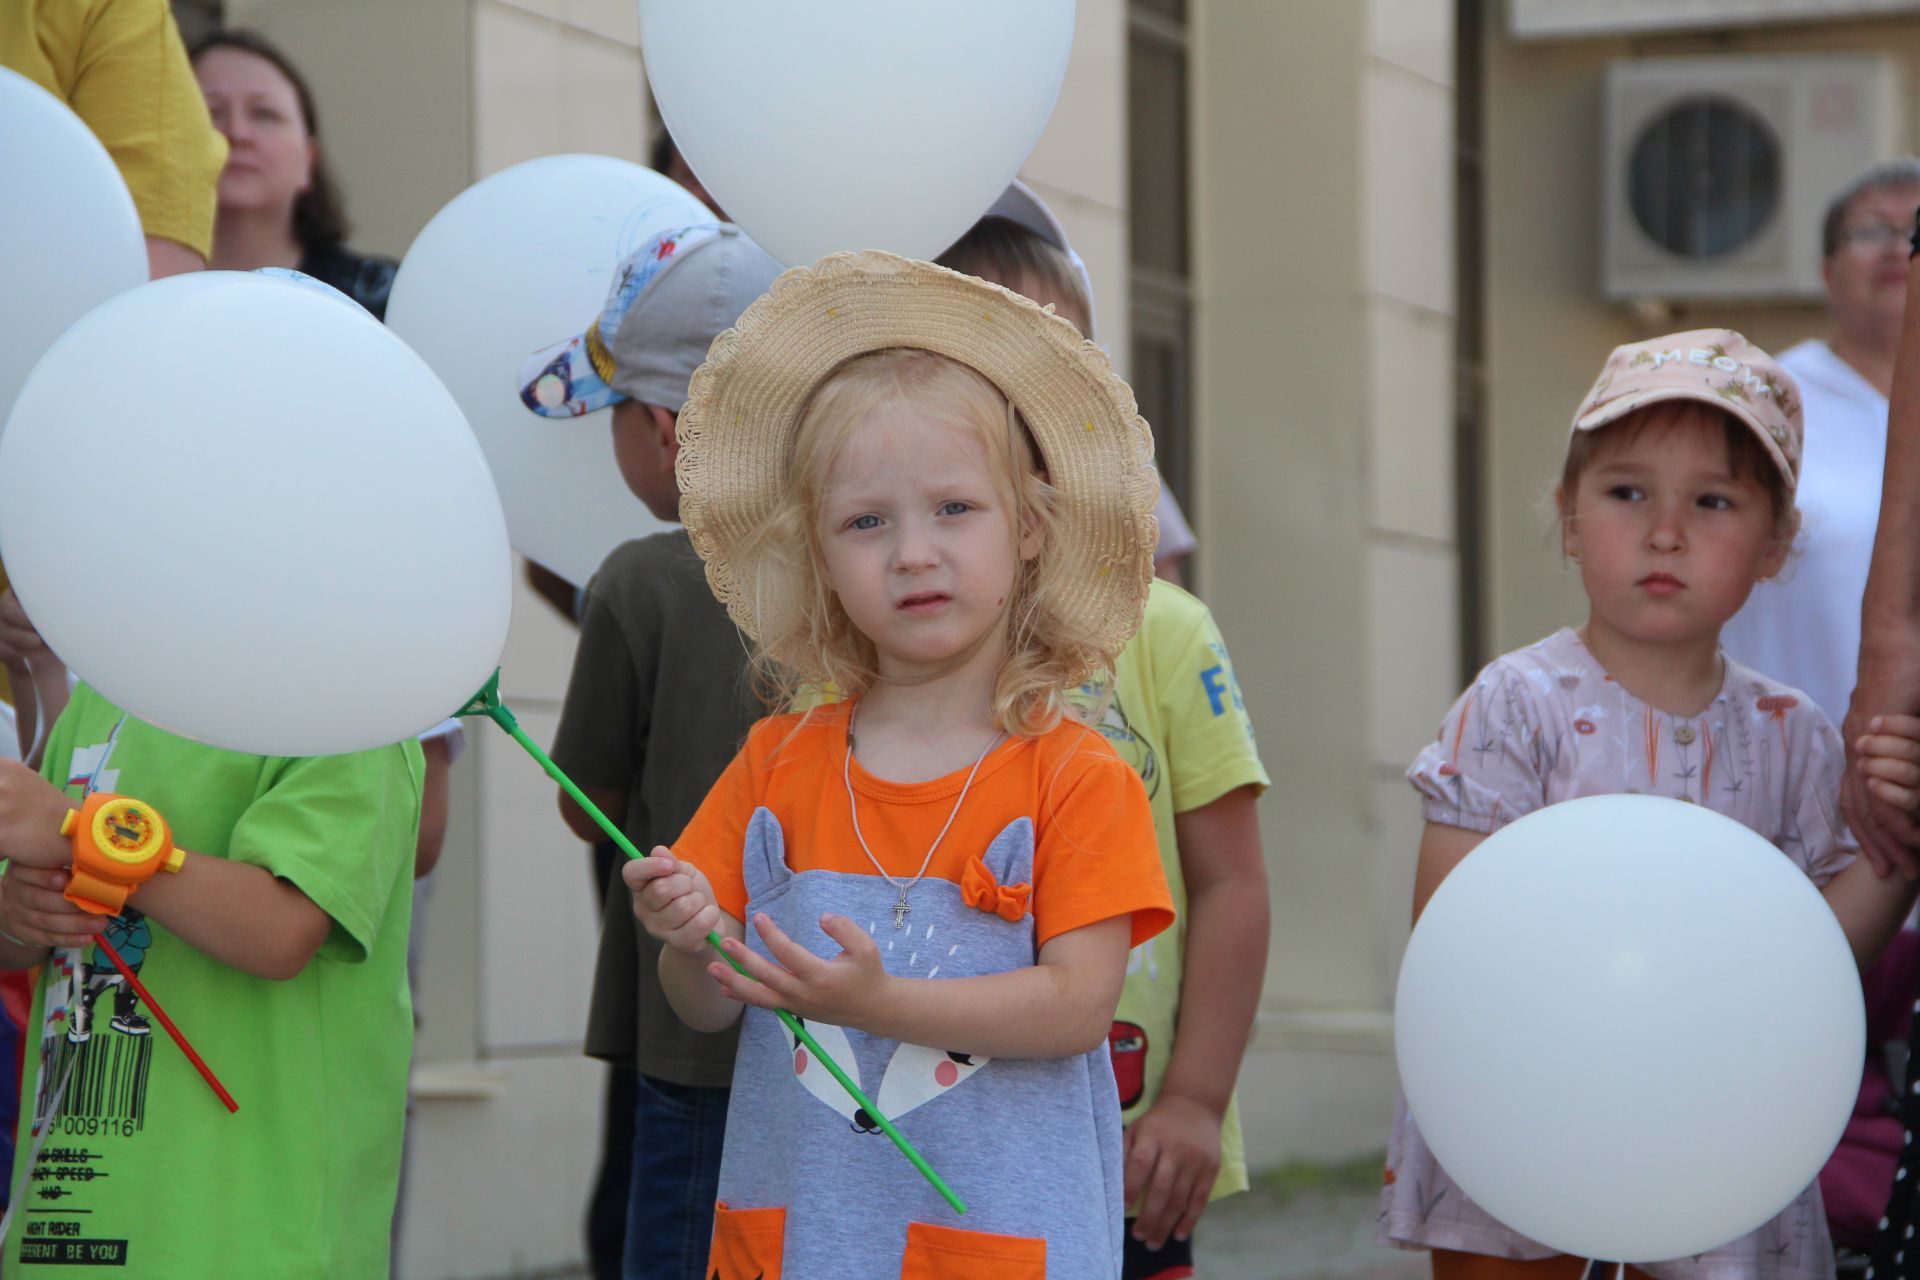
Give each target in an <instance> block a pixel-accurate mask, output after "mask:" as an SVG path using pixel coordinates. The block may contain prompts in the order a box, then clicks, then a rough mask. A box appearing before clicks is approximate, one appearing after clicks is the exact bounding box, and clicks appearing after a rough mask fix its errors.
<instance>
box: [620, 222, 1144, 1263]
mask: <svg viewBox="0 0 1920 1280" xmlns="http://www.w3.org/2000/svg"><path fill="white" fill-rule="evenodd" d="M680 435H681V451H680V461H679V478H680V484H681V488H682V490H683V492H684V498H683V500H682V504H681V513H682V517H683V519H684V520H685V522H686V524H687V527H688V529H689V531H690V532H691V534H692V537H693V542H694V545H695V546H696V547H697V548H698V549H699V551H700V553H701V555H702V556H703V557H705V559H706V563H707V574H708V578H709V581H710V582H711V584H712V586H713V588H714V591H715V593H716V594H717V595H718V596H719V597H720V599H721V600H723V601H724V602H725V603H726V604H727V607H728V609H729V610H730V611H731V612H732V615H733V617H734V619H735V621H736V622H737V623H738V624H739V625H740V627H741V629H742V630H743V631H744V632H746V633H747V634H748V635H750V636H752V637H753V638H754V639H755V642H756V650H757V651H756V655H755V662H756V666H757V669H758V670H759V671H760V672H761V673H762V675H763V676H764V677H765V678H766V679H767V681H768V682H769V684H770V686H771V690H772V693H773V696H774V698H775V699H776V700H778V701H776V705H787V703H786V701H785V699H787V698H788V697H790V696H791V695H792V694H793V693H794V692H795V691H796V690H799V689H802V688H807V687H813V688H830V689H832V690H834V691H835V692H836V693H837V694H838V695H839V697H840V700H839V701H837V702H835V703H833V704H831V705H829V706H824V707H819V708H816V709H814V710H812V711H810V712H806V713H803V714H790V715H778V716H773V717H771V718H769V719H767V720H763V721H761V722H760V723H759V724H758V725H756V726H755V727H754V729H753V730H752V731H751V732H750V733H749V735H748V738H747V742H746V745H745V746H744V747H743V748H742V750H741V752H740V754H739V755H738V756H737V757H736V758H735V760H734V762H733V763H732V765H731V766H729V768H728V769H727V772H726V774H725V775H724V776H723V777H722V778H721V780H720V782H719V783H718V784H717V785H716V786H715V788H714V790H713V791H712V793H710V794H709V795H708V797H707V800H706V802H705V803H704V804H703V805H702V807H701V809H700V811H699V813H698V814H697V815H696V816H695V817H694V819H693V821H692V822H691V823H690V824H689V825H688V827H687V829H686V831H685V832H684V833H683V834H682V835H681V838H680V839H679V840H678V841H677V842H676V843H675V845H674V846H673V848H672V849H671V850H668V849H666V848H660V849H656V850H655V851H654V856H653V857H652V858H649V859H646V860H643V861H639V862H635V863H633V864H631V865H630V866H628V867H627V868H626V871H625V874H626V878H627V883H628V885H629V886H630V887H631V888H632V889H633V891H634V909H635V911H636V913H637V914H638V915H639V917H640V919H641V921H642V923H643V924H644V925H645V927H646V928H647V930H648V931H649V932H651V933H652V934H653V935H654V936H656V937H658V938H660V939H661V940H662V941H663V942H664V943H666V944H667V946H666V949H665V951H664V953H663V955H662V959H661V978H662V984H663V986H664V987H665V988H666V991H667V995H668V998H669V999H670V1000H671V1001H672V1003H673V1005H674V1008H675V1009H676V1010H677V1011H678V1012H679V1014H680V1016H681V1017H682V1018H684V1019H685V1020H686V1021H687V1022H688V1023H689V1024H691V1025H693V1026H695V1027H698V1028H702V1029H718V1028H720V1027H724V1026H728V1025H731V1024H732V1023H733V1022H734V1020H735V1019H737V1018H740V1017H741V1015H742V1010H743V1009H744V1010H745V1021H744V1022H743V1023H742V1026H741V1037H740V1055H739V1059H738V1063H737V1065H736V1068H735V1073H734V1088H733V1095H732V1103H731V1107H730V1111H729V1115H728V1123H727V1138H726V1150H725V1155H724V1157H723V1160H722V1165H721V1174H720V1206H719V1209H718V1212H717V1214H716V1220H715V1228H714V1240H713V1255H712V1261H711V1262H710V1264H709V1268H708V1270H709V1273H710V1274H712V1275H715V1276H717V1277H720V1280H730V1278H731V1277H741V1278H743V1280H745V1278H748V1277H760V1276H765V1277H774V1276H779V1275H786V1276H790V1277H804V1276H824V1275H844V1276H889V1275H902V1274H905V1275H916V1276H943V1277H949V1276H951V1277H966V1276H994V1277H1000V1278H1002V1280H1005V1278H1008V1277H1011V1278H1014V1280H1018V1278H1020V1277H1041V1276H1048V1277H1088V1278H1090V1280H1091V1278H1093V1277H1098V1278H1099V1280H1113V1278H1114V1277H1117V1276H1118V1275H1119V1273H1120V1259H1121V1223H1122V1210H1123V1205H1122V1203H1121V1186H1122V1179H1121V1135H1120V1118H1119V1106H1118V1101H1117V1095H1116V1089H1115V1085H1114V1080H1113V1074H1112V1068H1111V1064H1110V1061H1109V1056H1108V1053H1107V1047H1106V1040H1107V1033H1108V1028H1109V1026H1110V1024H1111V1021H1112V1017H1113V1010H1114V1005H1115V1003H1116V1001H1117V999H1118V997H1119V993H1120V988H1121V983H1122V981H1123V979H1124V977H1125V970H1126V962H1127V953H1128V950H1129V948H1130V947H1131V946H1133V945H1134V944H1136V943H1138V942H1141V941H1143V940H1144V939H1146V938H1147V937H1150V936H1152V935H1153V934H1155V933H1157V932H1158V931H1160V930H1161V929H1164V928H1165V927H1166V926H1167V924H1168V923H1169V922H1170V920H1171V918H1172V912H1171V901H1170V898H1169V895H1168V891H1167V886H1166V881H1165V877H1164V875H1163V874H1162V872H1161V869H1160V861H1159V855H1158V853H1157V850H1156V845H1155V840H1154V831H1153V819H1152V815H1151V812H1150V810H1149V808H1148V803H1147V798H1146V794H1145V791H1144V789H1143V787H1142V785H1141V783H1140V780H1139V778H1138V777H1137V776H1136V775H1135V774H1134V772H1133V771H1132V770H1131V769H1130V768H1128V767H1127V765H1126V764H1125V763H1124V762H1122V761H1121V759H1120V758H1119V757H1118V756H1117V755H1116V754H1115V753H1114V751H1113V750H1112V748H1111V747H1109V746H1108V745H1107V744H1106V742H1105V741H1104V740H1103V739H1102V738H1100V737H1099V736H1098V735H1097V734H1095V733H1093V732H1091V731H1090V730H1089V729H1088V728H1087V727H1086V726H1085V725H1084V724H1083V723H1082V722H1081V721H1080V720H1078V719H1076V718H1074V717H1073V715H1072V714H1071V713H1070V711H1069V703H1068V701H1067V695H1068V693H1069V691H1070V690H1072V689H1074V688H1076V687H1077V686H1078V685H1079V684H1080V683H1082V682H1083V681H1084V680H1086V679H1087V678H1088V677H1089V675H1091V674H1095V673H1099V672H1102V671H1104V670H1106V669H1107V668H1108V667H1110V665H1111V663H1112V661H1113V658H1114V656H1115V654H1117V653H1118V652H1119V650H1120V649H1121V647H1122V646H1123V645H1124V644H1125V643H1126V641H1127V638H1128V637H1129V635H1130V634H1131V633H1132V631H1133V629H1134V628H1135V627H1136V626H1137V625H1138V623H1139V619H1140V614H1141V610H1142V608H1143V607H1144V604H1145V601H1146V594H1147V587H1148V583H1149V581H1150V579H1151V575H1152V554H1153V546H1154V524H1153V519H1152V515H1151V512H1152V510H1153V503H1154V493H1155V487H1154V481H1153V479H1152V474H1151V472H1150V470H1149V459H1150V457H1151V450H1152V441H1151V437H1150V436H1149V434H1148V432H1147V428H1146V425H1145V423H1143V422H1142V421H1141V420H1140V418H1139V416H1138V414H1137V412H1136V411H1135V407H1134V401H1133V396H1132V393H1131V392H1130V391H1129V390H1128V389H1127V387H1126V385H1125V384H1124V383H1122V382H1121V381H1120V380H1119V379H1118V378H1117V377H1116V376H1115V375H1114V374H1113V372H1112V370H1111V369H1110V368H1109V367H1108V365H1107V363H1106V361H1105V358H1104V357H1103V356H1101V354H1100V353H1099V351H1098V349H1097V348H1094V347H1093V346H1091V345H1090V344H1088V343H1085V342H1083V341H1082V340H1081V338H1080V336H1079V334H1078V333H1077V332H1075V331H1074V329H1073V328H1072V326H1071V325H1069V324H1067V323H1066V322H1065V321H1063V320H1060V319H1057V318H1055V317H1054V316H1052V315H1050V314H1048V313H1047V312H1045V311H1043V310H1041V309H1040V308H1039V307H1037V306H1035V305H1034V304H1033V303H1031V302H1028V301H1027V300H1026V299H1024V298H1020V297H1018V296H1017V295H1014V294H1012V293H1009V292H1008V291H1006V290H1004V289H1002V288H1000V287H999V286H997V285H990V284H986V283H984V282H982V281H979V280H975V279H973V278H972V277H968V276H962V275H959V274H956V273H954V272H950V271H947V270H945V269H943V268H940V267H935V266H931V265H929V264H926V263H919V262H909V261H906V260H904V259H900V258H895V257H892V256H890V255H887V254H880V253H863V254H847V255H837V256H835V257H832V258H828V259H825V260H824V261H822V262H821V263H819V264H817V265H816V266H814V267H812V268H808V269H804V270H797V271H791V272H788V273H787V274H786V275H784V276H782V277H781V278H780V279H779V280H778V281H776V282H775V284H774V286H773V288H772V290H771V291H770V292H769V293H768V294H767V296H765V297H764V298H762V299H761V300H760V301H759V302H758V303H756V304H755V305H754V306H753V307H752V308H751V309H749V310H748V312H747V313H746V314H745V315H744V316H742V317H741V320H740V323H739V325H738V326H737V327H736V328H734V329H732V330H729V331H728V332H726V333H724V334H722V335H721V336H720V338H719V339H718V340H716V342H715V343H714V346H713V349H712V351H711V352H710V353H709V356H708V361H707V363H706V364H705V365H704V366H702V368H701V369H700V371H699V372H698V373H697V374H696V375H695V376H694V380H693V384H692V388H691V399H690V400H689V402H688V404H687V407H686V410H685V412H684V414H683V416H682V417H681V419H680ZM746 922H751V925H752V927H751V928H750V929H749V928H747V927H746ZM709 929H718V930H719V931H720V933H721V934H722V935H723V936H724V937H725V938H726V939H727V943H726V945H727V948H728V950H729V952H730V954H732V955H733V956H734V957H736V958H738V959H739V960H740V961H741V962H742V963H743V964H744V965H745V966H746V968H747V970H748V972H749V973H750V974H751V975H752V978H753V979H754V981H749V980H747V979H744V978H741V977H740V976H738V975H736V974H734V973H733V972H732V970H731V969H729V968H728V967H727V966H725V965H723V964H721V963H719V962H718V960H717V959H716V958H715V957H714V956H713V955H712V953H711V952H710V951H709V950H708V949H707V947H706V944H705V941H704V937H705V934H706V931H707V930H709ZM775 1006H780V1007H785V1008H787V1009H789V1010H791V1011H792V1012H793V1013H795V1014H796V1015H798V1016H799V1017H800V1018H801V1019H803V1020H804V1022H805V1023H806V1024H807V1026H808V1028H809V1030H810V1031H811V1032H812V1033H813V1034H814V1036H815V1037H816V1039H817V1040H818V1041H819V1043H820V1044H821V1046H822V1047H823V1048H825V1049H826V1050H827V1051H828V1052H829V1053H831V1054H832V1055H833V1056H834V1058H835V1059H836V1060H837V1061H838V1062H839V1063H840V1064H841V1066H842V1067H844V1068H845V1069H846V1070H847V1071H848V1073H849V1074H850V1075H852V1076H854V1077H855V1078H856V1079H857V1080H858V1081H859V1083H860V1084H861V1087H862V1089H863V1090H864V1091H865V1092H866V1094H867V1095H868V1096H869V1097H871V1098H873V1099H874V1101H875V1105H876V1106H877V1107H878V1108H879V1109H880V1111H881V1112H882V1113H884V1114H885V1115H886V1116H887V1117H888V1118H889V1119H891V1120H892V1121H894V1122H895V1123H896V1124H897V1125H898V1126H899V1128H900V1129H901V1131H902V1132H903V1133H904V1134H905V1135H906V1137H907V1138H908V1139H910V1140H911V1141H912V1142H913V1143H914V1144H915V1145H916V1146H917V1147H918V1148H919V1150H920V1151H921V1152H922V1153H923V1154H924V1155H925V1156H926V1157H927V1159H928V1160H929V1161H930V1162H931V1163H932V1165H933V1167H934V1168H935V1169H937V1170H939V1171H940V1172H941V1173H942V1174H943V1175H944V1176H945V1178H946V1179H947V1181H948V1182H949V1183H951V1184H952V1185H953V1187H954V1189H955V1190H956V1191H957V1192H958V1193H959V1194H960V1195H961V1196H962V1197H963V1198H964V1199H965V1200H966V1201H967V1202H968V1204H969V1206H970V1208H969V1212H968V1213H967V1214H966V1215H965V1216H964V1217H962V1216H960V1215H959V1214H957V1213H955V1212H954V1211H953V1210H952V1209H950V1208H949V1207H948V1206H947V1205H946V1204H945V1203H944V1202H943V1201H942V1200H941V1199H940V1198H939V1196H938V1195H937V1194H936V1193H935V1192H934V1191H933V1190H932V1188H931V1187H930V1186H928V1184H927V1183H926V1182H925V1181H923V1180H922V1179H921V1178H920V1177H919V1176H918V1175H916V1174H915V1172H914V1171H913V1169H912V1168H911V1167H910V1166H909V1165H908V1164H907V1162H906V1161H905V1160H903V1159H902V1158H901V1157H900V1155H899V1153H898V1152H897V1151H895V1150H894V1148H893V1146H892V1145H891V1144H890V1143H889V1142H888V1141H887V1140H886V1139H885V1138H884V1137H883V1136H881V1135H880V1134H879V1133H878V1132H877V1125H876V1124H875V1122H874V1120H873V1118H872V1117H871V1116H868V1115H867V1114H866V1113H865V1112H864V1111H862V1110H859V1109H857V1108H856V1107H855V1106H854V1105H853V1103H852V1102H851V1101H850V1100H849V1098H848V1097H847V1095H846V1094H845V1093H844V1091H842V1090H841V1088H840V1087H839V1085H837V1084H836V1083H835V1082H834V1081H833V1080H832V1079H831V1077H830V1076H829V1075H828V1074H827V1073H826V1071H825V1069H824V1068H823V1067H822V1066H821V1065H820V1064H819V1063H818V1062H816V1061H814V1060H813V1059H812V1057H811V1055H810V1054H809V1053H808V1051H807V1050H806V1049H805V1048H804V1046H802V1045H800V1044H797V1043H796V1042H795V1040H794V1039H793V1038H792V1037H791V1035H790V1034H789V1033H788V1032H787V1031H786V1029H785V1028H784V1027H783V1025H782V1024H781V1023H780V1022H779V1021H778V1020H777V1019H776V1018H775V1017H774V1016H773V1015H772V1013H771V1012H769V1010H770V1009H772V1008H773V1007H775Z"/></svg>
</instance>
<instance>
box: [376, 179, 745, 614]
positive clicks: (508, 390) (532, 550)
mask: <svg viewBox="0 0 1920 1280" xmlns="http://www.w3.org/2000/svg"><path fill="white" fill-rule="evenodd" d="M712 220H713V214H712V213H710V212H709V211H708V210H707V207H706V206H705V205H703V204H701V203H700V202H699V201H698V200H696V199H694V198H693V197H692V196H690V195H688V194H687V193H686V191H685V190H684V189H682V188H681V187H680V186H678V185H677V184H676V183H674V182H672V181H670V180H668V179H666V178H663V177H661V176H660V175H659V174H657V173H655V172H653V171H652V170H651V169H644V168H642V167H641V166H639V165H637V164H634V163H632V162H631V161H627V160H615V159H613V158H611V157H608V156H574V155H569V156H547V157H545V158H543V159H539V160H529V161H527V162H526V163H525V164H518V165H515V166H513V167H512V168H510V169H503V170H501V171H500V172H499V173H496V174H494V175H493V176H492V177H489V178H486V179H483V180H482V181H480V182H478V183H475V184H474V185H473V186H471V187H469V188H467V189H466V190H465V191H463V192H462V193H461V194H460V195H458V196H456V197H454V199H453V200H451V201H450V202H448V204H447V206H446V207H445V208H444V209H442V210H440V212H439V213H437V214H435V215H434V216H433V221H431V222H429V223H428V224H427V225H426V228H425V229H424V230H422V231H421V232H420V234H419V236H418V237H417V238H416V239H415V240H414V242H413V246H412V247H411V248H410V249H408V250H407V256H406V258H405V259H404V260H403V261H402V262H401V264H400V274H399V276H398V277H397V278H395V280H394V282H393V294H392V297H391V298H390V299H389V300H388V302H387V323H388V324H389V325H391V326H392V327H393V330H394V332H395V333H398V334H399V335H400V336H401V337H403V338H405V339H406V340H407V341H408V342H409V343H411V344H412V346H413V349H414V350H415V351H418V352H419V353H420V355H421V357H422V358H423V359H425V360H426V362H427V363H428V364H429V365H431V366H433V371H434V372H435V373H437V374H439V375H440V380H441V381H442V382H444V383H446V384H447V389H448V390H450V391H452V392H453V395H454V398H455V399H456V400H458V401H459V402H460V407H461V409H463V410H464V411H465V412H466V415H467V421H468V422H470V423H472V424H473V431H474V434H475V435H476V436H478V437H479V438H480V444H481V446H482V447H483V448H484V449H485V450H486V453H487V460H488V461H489V462H491V463H492V464H493V474H494V478H495V480H496V481H497V482H498V483H499V486H500V500H501V502H502V503H503V504H504V506H505V507H506V512H507V526H508V529H509V531H510V533H511V534H512V537H513V545H514V549H515V550H517V551H519V552H520V553H521V554H522V555H525V556H528V557H530V558H532V559H534V560H537V561H539V562H540V563H541V564H543V565H545V566H546V567H547V568H549V569H551V570H553V571H554V572H555V573H558V574H559V575H561V576H562V577H564V578H566V579H567V580H568V581H570V582H573V583H575V584H576V585H577V584H583V583H585V582H586V581H587V579H588V578H589V577H591V576H592V574H593V572H594V570H596V569H598V568H599V567H600V562H601V560H603V559H605V558H606V555H607V553H608V552H609V551H611V550H613V549H614V548H615V547H617V546H619V545H620V544H621V543H622V542H625V541H626V540H627V539H629V538H637V537H640V536H643V535H645V534H648V533H653V532H656V531H658V530H659V529H660V528H662V527H663V526H662V525H661V524H660V522H659V521H658V520H655V519H654V518H653V517H652V516H650V515H648V514H647V509H646V508H645V507H643V506H641V505H640V500H639V499H637V498H635V497H634V496H633V494H632V493H630V492H628V490H627V487H626V485H625V484H624V483H623V482H622V481H621V479H620V472H619V470H618V468H617V467H616V465H615V463H614V459H613V444H612V438H611V435H610V434H609V431H608V423H609V422H610V420H611V417H612V415H611V412H610V411H605V410H603V411H601V412H599V413H591V414H587V415H586V416H585V417H581V418H561V419H555V418H542V417H540V416H538V415H536V414H534V413H533V412H531V411H530V410H528V409H527V408H526V406H525V405H523V404H521V403H520V396H519V386H518V384H517V382H516V377H517V375H518V373H519V371H520V364H521V361H523V360H524V359H525V358H526V357H527V356H529V355H531V354H532V353H533V352H534V351H537V350H539V349H540V348H541V347H545V346H548V345H550V344H552V343H555V342H560V341H562V340H564V339H566V338H569V337H571V336H573V335H574V334H577V333H579V332H581V331H582V330H584V329H585V328H586V327H587V325H588V323H589V322H590V321H592V320H593V319H594V318H595V317H597V316H598V315H599V314H600V308H601V306H602V304H604V303H605V302H606V298H607V290H608V289H609V288H610V287H611V285H612V283H613V269H614V267H615V266H616V265H618V263H619V261H620V259H621V258H623V257H625V256H626V255H627V254H629V253H631V252H633V251H634V250H635V249H638V248H639V247H640V245H641V244H642V243H643V242H644V241H646V240H647V239H648V238H649V237H650V236H653V235H655V234H657V233H658V232H661V231H664V230H666V229H668V228H670V227H678V226H688V225H692V224H695V223H701V222H711V221H712Z"/></svg>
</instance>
